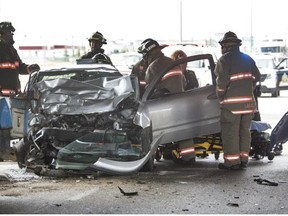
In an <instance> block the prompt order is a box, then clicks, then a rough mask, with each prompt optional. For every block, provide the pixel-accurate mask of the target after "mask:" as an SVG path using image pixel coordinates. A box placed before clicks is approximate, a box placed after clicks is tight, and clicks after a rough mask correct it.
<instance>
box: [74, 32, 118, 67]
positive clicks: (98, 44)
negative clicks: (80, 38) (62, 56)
mask: <svg viewBox="0 0 288 216" xmlns="http://www.w3.org/2000/svg"><path fill="white" fill-rule="evenodd" d="M88 41H89V45H90V48H91V51H89V52H88V53H86V54H85V55H83V56H81V57H80V59H91V58H97V57H99V56H101V57H102V58H103V56H104V57H105V59H107V61H108V62H110V64H111V65H113V64H112V61H111V59H110V58H109V56H107V55H106V54H105V53H104V52H105V50H104V49H102V46H103V44H107V40H106V39H105V38H104V37H103V35H102V34H101V33H100V32H98V31H97V32H95V33H93V34H92V36H91V37H90V38H89V39H88ZM97 54H101V55H97Z"/></svg>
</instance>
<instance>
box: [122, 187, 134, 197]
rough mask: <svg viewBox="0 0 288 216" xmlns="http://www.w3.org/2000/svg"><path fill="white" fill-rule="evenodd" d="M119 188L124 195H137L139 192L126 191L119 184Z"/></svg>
mask: <svg viewBox="0 0 288 216" xmlns="http://www.w3.org/2000/svg"><path fill="white" fill-rule="evenodd" d="M118 188H119V190H120V192H121V193H122V194H123V195H124V196H135V195H138V192H128V193H127V192H125V191H123V190H122V188H120V187H119V186H118Z"/></svg>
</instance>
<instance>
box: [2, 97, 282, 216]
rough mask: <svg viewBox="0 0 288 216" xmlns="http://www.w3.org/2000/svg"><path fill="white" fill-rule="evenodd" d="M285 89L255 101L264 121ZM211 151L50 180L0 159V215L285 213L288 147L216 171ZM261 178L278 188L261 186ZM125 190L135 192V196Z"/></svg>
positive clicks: (272, 116)
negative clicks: (119, 172)
mask: <svg viewBox="0 0 288 216" xmlns="http://www.w3.org/2000/svg"><path fill="white" fill-rule="evenodd" d="M287 101H288V92H283V93H281V96H280V97H279V98H270V97H269V95H267V96H265V95H264V96H263V97H261V98H260V99H259V103H260V112H261V115H262V120H263V121H266V122H269V123H270V124H271V126H272V127H274V126H275V125H276V124H277V122H278V121H279V120H280V118H281V117H282V116H283V114H284V113H286V112H287V111H288V108H287ZM221 161H223V159H222V155H220V159H219V161H217V160H215V158H214V156H213V155H210V156H209V157H207V158H204V159H202V158H197V162H196V164H195V165H192V166H180V165H177V164H174V163H173V162H172V161H169V160H161V161H160V162H156V169H155V171H154V172H153V173H144V172H141V173H138V174H137V175H133V176H109V175H103V174H98V175H96V176H88V177H86V178H81V177H73V178H71V177H70V178H48V177H39V176H36V175H34V174H32V173H25V171H24V170H19V169H18V168H17V165H16V164H15V163H9V162H3V163H0V171H1V170H2V171H3V170H5V173H6V175H7V176H8V177H9V176H11V177H10V181H0V185H1V186H0V213H14V214H19V213H24V214H36V213H37V214H38V213H39V214H54V213H55V214H56V213H57V214H60V213H61V214H63V213H65V214H74V213H75V214H81V213H83V214H107V213H109V214H114V213H117V214H287V213H288V166H287V163H288V148H287V147H286V146H285V144H284V151H283V153H282V155H280V156H276V157H275V158H274V160H272V161H269V160H268V159H267V157H265V158H264V159H262V160H253V159H251V160H250V162H249V167H248V169H247V170H244V171H225V170H219V169H218V168H217V165H218V163H219V162H221ZM258 178H262V179H266V180H270V181H272V182H275V183H278V186H268V185H262V184H258V183H257V182H255V181H254V180H255V179H258ZM118 187H120V188H122V189H123V190H124V192H137V193H138V194H137V195H134V196H125V195H123V194H122V193H121V192H120V190H119V189H118Z"/></svg>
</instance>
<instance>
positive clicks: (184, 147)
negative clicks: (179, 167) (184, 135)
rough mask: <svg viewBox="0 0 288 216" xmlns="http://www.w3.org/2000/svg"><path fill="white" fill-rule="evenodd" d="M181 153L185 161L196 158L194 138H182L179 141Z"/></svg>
mask: <svg viewBox="0 0 288 216" xmlns="http://www.w3.org/2000/svg"><path fill="white" fill-rule="evenodd" d="M179 149H180V155H181V158H182V160H183V161H190V160H193V159H195V157H196V154H195V148H194V141H193V139H187V140H182V141H180V142H179Z"/></svg>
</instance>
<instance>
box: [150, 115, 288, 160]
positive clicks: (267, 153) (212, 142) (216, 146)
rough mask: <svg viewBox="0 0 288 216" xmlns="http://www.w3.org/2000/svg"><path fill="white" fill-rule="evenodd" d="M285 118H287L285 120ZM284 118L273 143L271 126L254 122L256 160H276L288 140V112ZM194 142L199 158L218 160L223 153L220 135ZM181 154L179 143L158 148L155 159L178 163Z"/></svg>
mask: <svg viewBox="0 0 288 216" xmlns="http://www.w3.org/2000/svg"><path fill="white" fill-rule="evenodd" d="M283 118H285V120H284V119H283ZM283 118H282V119H281V120H280V122H279V123H278V124H277V126H276V127H275V128H274V129H273V131H272V135H271V138H272V141H271V140H270V134H269V133H268V132H265V131H266V130H267V129H271V126H270V124H268V123H266V122H262V121H252V123H251V128H250V131H251V149H250V152H249V156H250V157H252V158H254V159H256V160H260V159H263V158H264V157H267V158H268V160H273V159H274V156H275V155H276V150H277V149H279V148H280V147H279V146H280V144H283V143H285V142H286V141H287V140H288V136H287V133H286V134H284V132H283V125H284V126H285V127H286V128H287V127H288V112H287V113H286V114H285V115H284V116H283ZM282 134H283V135H282ZM193 140H194V147H195V153H196V156H197V157H201V158H205V157H207V156H209V155H211V154H212V155H214V157H215V159H216V160H218V159H219V156H220V154H221V153H223V146H222V140H221V134H220V133H217V134H212V135H207V136H199V137H195V138H194V139H193ZM281 147H282V146H281ZM179 153H180V149H179V146H178V143H177V142H176V143H169V144H164V145H160V146H159V147H158V149H157V151H156V154H155V158H156V160H158V161H159V160H160V159H161V157H163V158H164V159H172V160H174V161H175V162H177V161H178V159H179V158H180V157H181V155H180V154H179Z"/></svg>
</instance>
